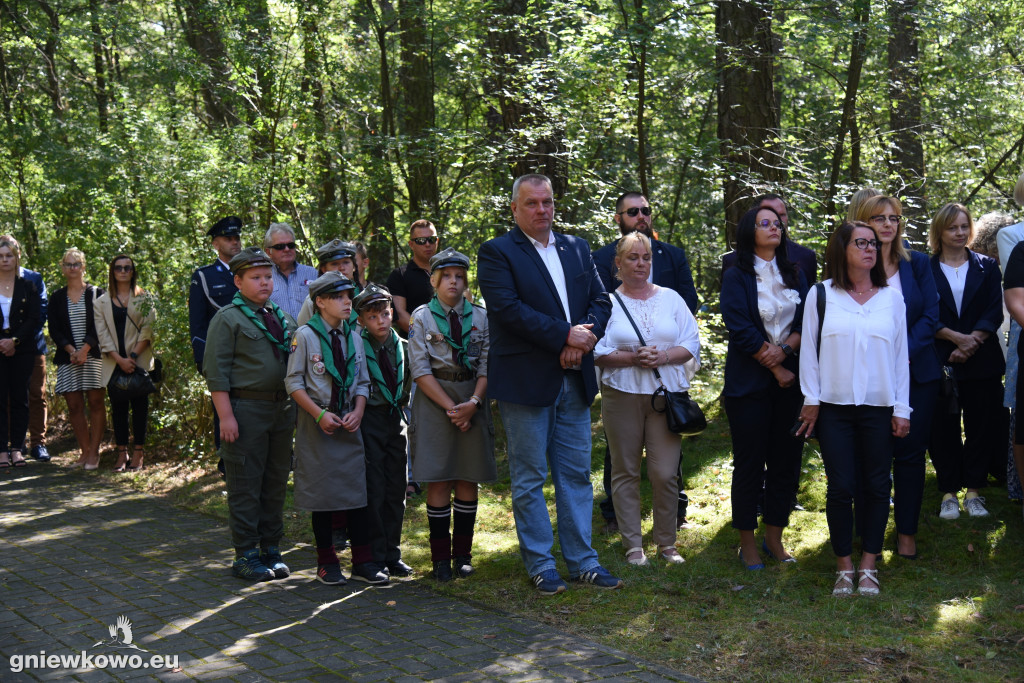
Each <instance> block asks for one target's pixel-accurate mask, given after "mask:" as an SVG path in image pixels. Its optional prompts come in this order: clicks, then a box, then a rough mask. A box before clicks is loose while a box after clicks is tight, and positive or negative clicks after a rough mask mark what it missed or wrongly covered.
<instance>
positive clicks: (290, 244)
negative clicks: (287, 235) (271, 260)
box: [267, 242, 295, 251]
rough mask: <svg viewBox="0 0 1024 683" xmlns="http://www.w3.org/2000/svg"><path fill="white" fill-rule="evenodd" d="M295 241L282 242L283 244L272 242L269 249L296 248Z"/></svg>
mask: <svg viewBox="0 0 1024 683" xmlns="http://www.w3.org/2000/svg"><path fill="white" fill-rule="evenodd" d="M294 248H295V242H282V243H281V244H271V245H270V246H269V247H267V249H273V250H274V251H283V250H284V249H294Z"/></svg>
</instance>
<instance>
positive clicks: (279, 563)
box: [260, 545, 292, 579]
mask: <svg viewBox="0 0 1024 683" xmlns="http://www.w3.org/2000/svg"><path fill="white" fill-rule="evenodd" d="M260 562H262V563H263V564H265V565H266V566H267V567H269V568H270V571H272V572H274V577H275V578H278V579H287V578H288V575H289V574H291V573H292V571H291V570H290V569H288V565H286V564H285V563H284V559H283V558H282V557H281V551H280V550H278V549H277V546H276V545H271V546H267V547H266V548H265V549H264V550H263V552H262V553H261V554H260Z"/></svg>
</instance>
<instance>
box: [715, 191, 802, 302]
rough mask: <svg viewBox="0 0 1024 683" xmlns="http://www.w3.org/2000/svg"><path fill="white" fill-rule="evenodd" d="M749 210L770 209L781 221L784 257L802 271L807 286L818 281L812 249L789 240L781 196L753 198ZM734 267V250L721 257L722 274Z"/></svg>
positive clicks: (786, 209) (786, 211)
mask: <svg viewBox="0 0 1024 683" xmlns="http://www.w3.org/2000/svg"><path fill="white" fill-rule="evenodd" d="M750 206H751V208H754V207H757V208H759V209H760V208H767V209H771V210H772V211H774V212H775V213H777V214H778V215H779V220H781V221H782V239H783V240H784V241H785V242H786V255H787V256H789V260H790V261H791V262H792V263H795V264H796V267H797V268H799V269H800V270H801V271H803V274H804V277H806V278H807V284H808V285H813V284H814V283H815V282H817V281H818V256H817V254H815V253H814V250H813V249H808V248H807V247H803V246H800V245H799V244H797V243H796V242H794V241H793V240H791V239H790V238H789V210H788V208H787V207H786V202H785V200H784V199H783V198H782V196H781V195H777V194H774V193H769V194H763V195H761V196H760V197H755V198H754V201H753V202H751V204H750ZM734 265H736V250H735V249H734V250H733V251H730V252H728V253H726V254H725V255H723V256H722V274H723V275H724V274H725V271H727V270H729V269H730V268H732V267H733V266H734Z"/></svg>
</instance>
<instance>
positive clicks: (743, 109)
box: [715, 0, 783, 246]
mask: <svg viewBox="0 0 1024 683" xmlns="http://www.w3.org/2000/svg"><path fill="white" fill-rule="evenodd" d="M771 11H772V3H771V2H751V1H746V0H718V2H717V3H716V12H715V31H716V34H717V36H718V42H717V47H716V50H715V61H716V64H717V67H718V138H719V141H720V145H721V155H722V158H723V160H724V161H725V165H726V168H725V182H724V187H723V190H724V199H725V223H726V233H725V234H726V243H727V245H728V246H731V245H732V243H733V240H734V236H735V233H736V224H737V223H738V222H739V219H740V217H741V216H742V215H743V213H744V212H745V211H746V210H747V209H748V208H749V207H748V204H749V200H750V199H751V198H752V197H753V196H754V194H755V192H756V190H757V187H758V186H759V185H760V186H763V185H765V184H767V185H772V184H775V183H777V182H778V181H780V180H782V178H783V173H782V171H781V164H780V160H779V158H778V155H777V152H776V151H775V150H774V149H773V147H772V145H773V141H774V140H776V139H777V137H778V128H779V109H778V105H777V104H776V102H777V100H776V99H775V89H774V80H775V64H774V57H773V48H772V26H771Z"/></svg>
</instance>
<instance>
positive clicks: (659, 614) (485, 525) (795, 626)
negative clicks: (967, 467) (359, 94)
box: [62, 381, 1024, 681]
mask: <svg viewBox="0 0 1024 683" xmlns="http://www.w3.org/2000/svg"><path fill="white" fill-rule="evenodd" d="M720 388H721V387H720V385H719V384H718V383H717V382H714V381H711V383H709V384H704V385H702V386H701V387H700V388H699V393H698V399H699V401H700V403H701V405H703V406H706V412H707V414H708V418H709V420H710V426H709V428H708V430H707V431H706V432H705V433H704V434H703V435H701V436H700V437H697V438H695V439H690V440H687V441H686V442H685V443H684V446H683V453H684V467H685V474H686V490H687V491H688V493H689V496H690V510H689V518H690V521H691V522H693V523H694V525H695V526H694V528H692V529H685V530H682V531H680V532H679V535H678V546H679V549H680V552H681V553H682V554H683V556H684V557H685V558H686V563H685V564H683V565H681V566H666V565H665V564H664V563H662V562H655V561H653V560H652V563H651V566H648V567H631V566H630V565H627V564H626V562H625V559H624V557H623V555H624V549H623V547H622V544H621V542H620V540H619V538H618V535H617V534H615V535H609V534H607V533H604V532H603V530H602V529H603V520H602V519H601V516H600V512H599V510H598V508H597V505H596V503H597V501H598V500H599V499H600V497H601V496H602V492H601V475H602V466H603V462H604V442H603V439H602V438H601V433H602V427H601V422H600V409H599V406H600V404H599V401H598V404H597V405H595V408H594V439H593V443H594V448H593V482H594V487H595V506H594V536H593V542H594V547H595V548H596V549H597V551H598V553H599V554H600V557H601V561H602V563H603V564H604V566H605V567H607V568H608V569H610V570H611V571H612V572H613V573H614V574H616V575H618V576H620V577H622V578H623V579H625V581H626V587H625V589H624V590H619V591H602V590H599V589H596V588H593V587H589V586H585V587H580V586H574V585H573V584H570V588H569V590H568V591H567V592H566V593H564V594H562V595H560V596H557V597H542V596H540V595H538V594H537V593H536V591H535V590H534V589H533V586H532V583H531V582H530V581H529V579H528V577H527V576H526V574H525V572H524V570H523V566H522V563H521V561H520V559H519V554H518V546H517V542H516V535H515V526H514V522H513V518H512V504H511V497H510V489H509V482H508V466H507V461H506V458H505V454H504V449H503V443H504V442H503V439H501V434H500V431H499V449H498V450H499V452H498V462H499V476H500V480H499V481H498V482H497V483H496V484H494V485H489V486H485V487H482V489H481V499H480V500H481V506H480V511H479V515H478V521H477V532H476V539H475V560H474V564H475V566H476V567H477V572H476V574H475V575H474V576H473V577H472V578H470V579H468V580H459V581H455V582H452V583H450V584H445V585H437V584H435V583H434V581H433V580H432V579H431V578H430V577H429V575H428V574H429V568H430V556H429V546H428V543H427V524H426V511H425V502H424V499H423V496H419V497H417V498H415V499H413V500H412V501H411V502H410V505H409V508H408V511H407V514H406V525H405V539H404V543H403V546H404V549H405V559H406V560H407V561H408V562H409V563H410V564H412V565H413V566H414V567H416V568H417V570H418V571H419V572H420V574H421V575H420V578H418V579H417V580H418V581H419V582H420V583H421V584H423V585H425V586H428V587H430V588H432V589H433V590H436V591H438V592H439V593H442V594H446V595H451V596H453V597H458V598H464V599H468V600H473V601H476V602H479V603H482V604H484V605H490V606H494V607H496V608H498V609H501V610H507V611H510V612H514V613H517V614H522V615H526V616H529V617H532V618H535V619H538V620H540V621H543V622H545V623H548V624H550V625H552V626H554V627H558V628H560V629H564V630H566V631H571V632H574V633H578V634H581V635H583V636H586V637H588V638H591V639H594V640H598V641H602V642H606V643H609V644H611V645H612V646H614V647H617V648H620V649H622V650H626V651H629V652H633V653H636V654H637V655H638V656H640V657H643V658H646V659H650V660H653V661H657V662H660V663H662V664H664V665H667V666H670V667H673V668H676V669H678V670H680V671H683V672H685V673H688V674H690V675H694V676H698V677H700V678H703V679H706V680H766V681H767V680H772V681H805V680H827V681H833V680H899V681H936V680H963V681H992V680H1007V681H1021V680H1024V586H1022V585H1021V580H1022V579H1024V523H1022V521H1021V508H1020V505H1018V504H1014V503H1011V502H1009V501H1008V500H1007V496H1006V492H1005V488H1002V487H996V486H993V487H992V488H990V489H989V490H988V492H987V493H988V508H989V510H990V511H991V513H992V515H991V516H990V517H989V518H987V519H983V520H975V519H971V518H969V517H967V516H966V514H965V515H964V516H962V517H961V518H960V519H959V520H957V521H951V522H947V521H942V520H939V519H938V517H937V516H936V514H935V513H936V510H937V508H938V503H939V498H940V496H939V495H938V494H937V492H936V490H935V481H934V472H933V471H932V470H931V467H930V465H929V471H928V480H927V483H926V492H925V501H924V511H923V513H922V519H921V528H920V533H919V536H918V551H919V553H920V555H921V559H919V560H917V561H908V560H904V559H902V558H899V557H897V556H896V554H895V550H894V548H895V530H894V528H893V526H892V523H891V519H890V525H889V528H888V530H887V534H886V542H885V552H884V554H883V558H884V561H883V563H881V564H880V571H879V578H880V582H881V587H882V593H881V595H879V596H877V597H873V598H868V597H858V596H853V597H849V598H844V599H836V598H832V597H831V588H832V583H833V579H834V570H835V564H834V558H833V555H832V551H831V546H830V545H829V542H828V530H827V526H826V521H825V513H824V508H825V474H824V469H823V467H822V465H821V459H820V456H819V454H818V452H817V450H816V442H812V443H811V444H809V445H808V446H806V448H805V452H804V467H803V475H802V477H801V482H800V493H799V500H800V503H801V504H802V505H803V506H804V507H805V508H806V509H807V511H806V512H794V513H793V516H792V519H791V525H790V527H789V529H788V530H787V532H786V535H785V536H784V540H785V543H786V547H787V548H788V549H789V550H790V552H791V553H793V555H794V556H796V557H797V558H798V559H799V563H798V564H795V565H792V564H790V565H780V564H779V563H777V562H773V561H771V560H768V559H767V558H766V563H767V567H766V569H765V570H764V571H761V572H749V571H747V570H746V569H745V568H744V567H743V566H742V565H741V562H740V560H738V559H737V557H736V550H737V547H738V535H737V534H736V532H735V531H733V530H732V528H731V527H730V513H731V504H730V499H729V498H730V482H731V452H730V442H729V432H728V427H727V424H726V420H725V415H724V411H720V410H719V407H718V403H717V401H716V398H715V397H717V396H718V394H719V391H720ZM66 457H67V458H69V459H70V458H71V456H70V454H69V455H67V456H66ZM111 458H112V455H111V454H109V453H108V454H106V455H105V456H104V461H103V466H104V468H106V469H107V471H106V472H102V473H101V475H100V476H101V477H103V478H106V479H112V478H115V475H113V474H112V473H110V472H109V465H110V459H111ZM62 459H63V458H62ZM158 459H159V460H161V462H158V463H157V464H155V465H150V466H148V467H147V469H146V470H144V471H143V472H142V473H139V474H133V475H117V476H116V479H117V480H118V481H122V482H126V483H127V482H131V483H132V484H133V485H135V486H138V487H140V488H146V489H148V490H151V491H155V492H158V493H161V494H165V495H168V496H170V497H171V498H172V499H173V500H175V501H176V502H177V503H179V504H182V505H185V506H187V507H189V508H192V509H196V510H200V511H204V512H207V513H211V514H213V515H216V516H220V517H224V516H225V513H226V499H225V497H224V495H223V485H222V484H221V481H220V479H219V477H218V476H217V475H216V474H211V473H210V469H211V466H212V463H211V462H210V461H209V460H206V461H203V462H199V461H197V460H189V459H187V458H186V457H184V456H173V455H166V456H165V457H162V458H158ZM549 483H550V482H549ZM645 484H646V482H645ZM548 493H549V496H548V500H549V504H550V503H551V501H552V493H551V489H550V486H549V489H548ZM645 496H646V497H645V515H646V518H645V520H644V532H645V545H646V546H647V551H648V555H653V553H654V550H655V549H654V547H653V546H652V545H651V543H650V535H649V534H650V525H651V519H650V489H649V487H645ZM550 508H551V513H552V515H553V514H554V506H553V504H550ZM286 516H287V525H288V526H287V531H288V539H287V540H288V541H291V542H293V543H296V544H311V543H312V533H311V531H310V528H309V520H308V515H307V514H305V513H301V512H295V511H292V510H291V509H290V506H289V508H288V511H287V513H286ZM890 517H891V516H890ZM760 537H761V534H760V533H759V534H758V538H759V539H760ZM286 544H287V541H286ZM226 545H227V530H226V529H225V546H226ZM556 547H557V543H556ZM306 550H308V553H309V554H308V565H304V564H301V563H299V566H298V567H297V568H298V569H304V568H308V566H309V565H312V564H314V563H315V559H314V557H313V552H312V548H311V547H310V548H306ZM556 556H558V553H557V552H556ZM857 556H858V554H857V549H856V548H855V559H856V557H857ZM291 557H296V555H291ZM300 557H301V555H300ZM304 559H306V558H303V560H304ZM559 569H560V571H561V572H562V574H563V576H565V566H564V564H561V561H560V563H559ZM225 577H228V572H227V570H226V569H225ZM226 580H227V579H226Z"/></svg>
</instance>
